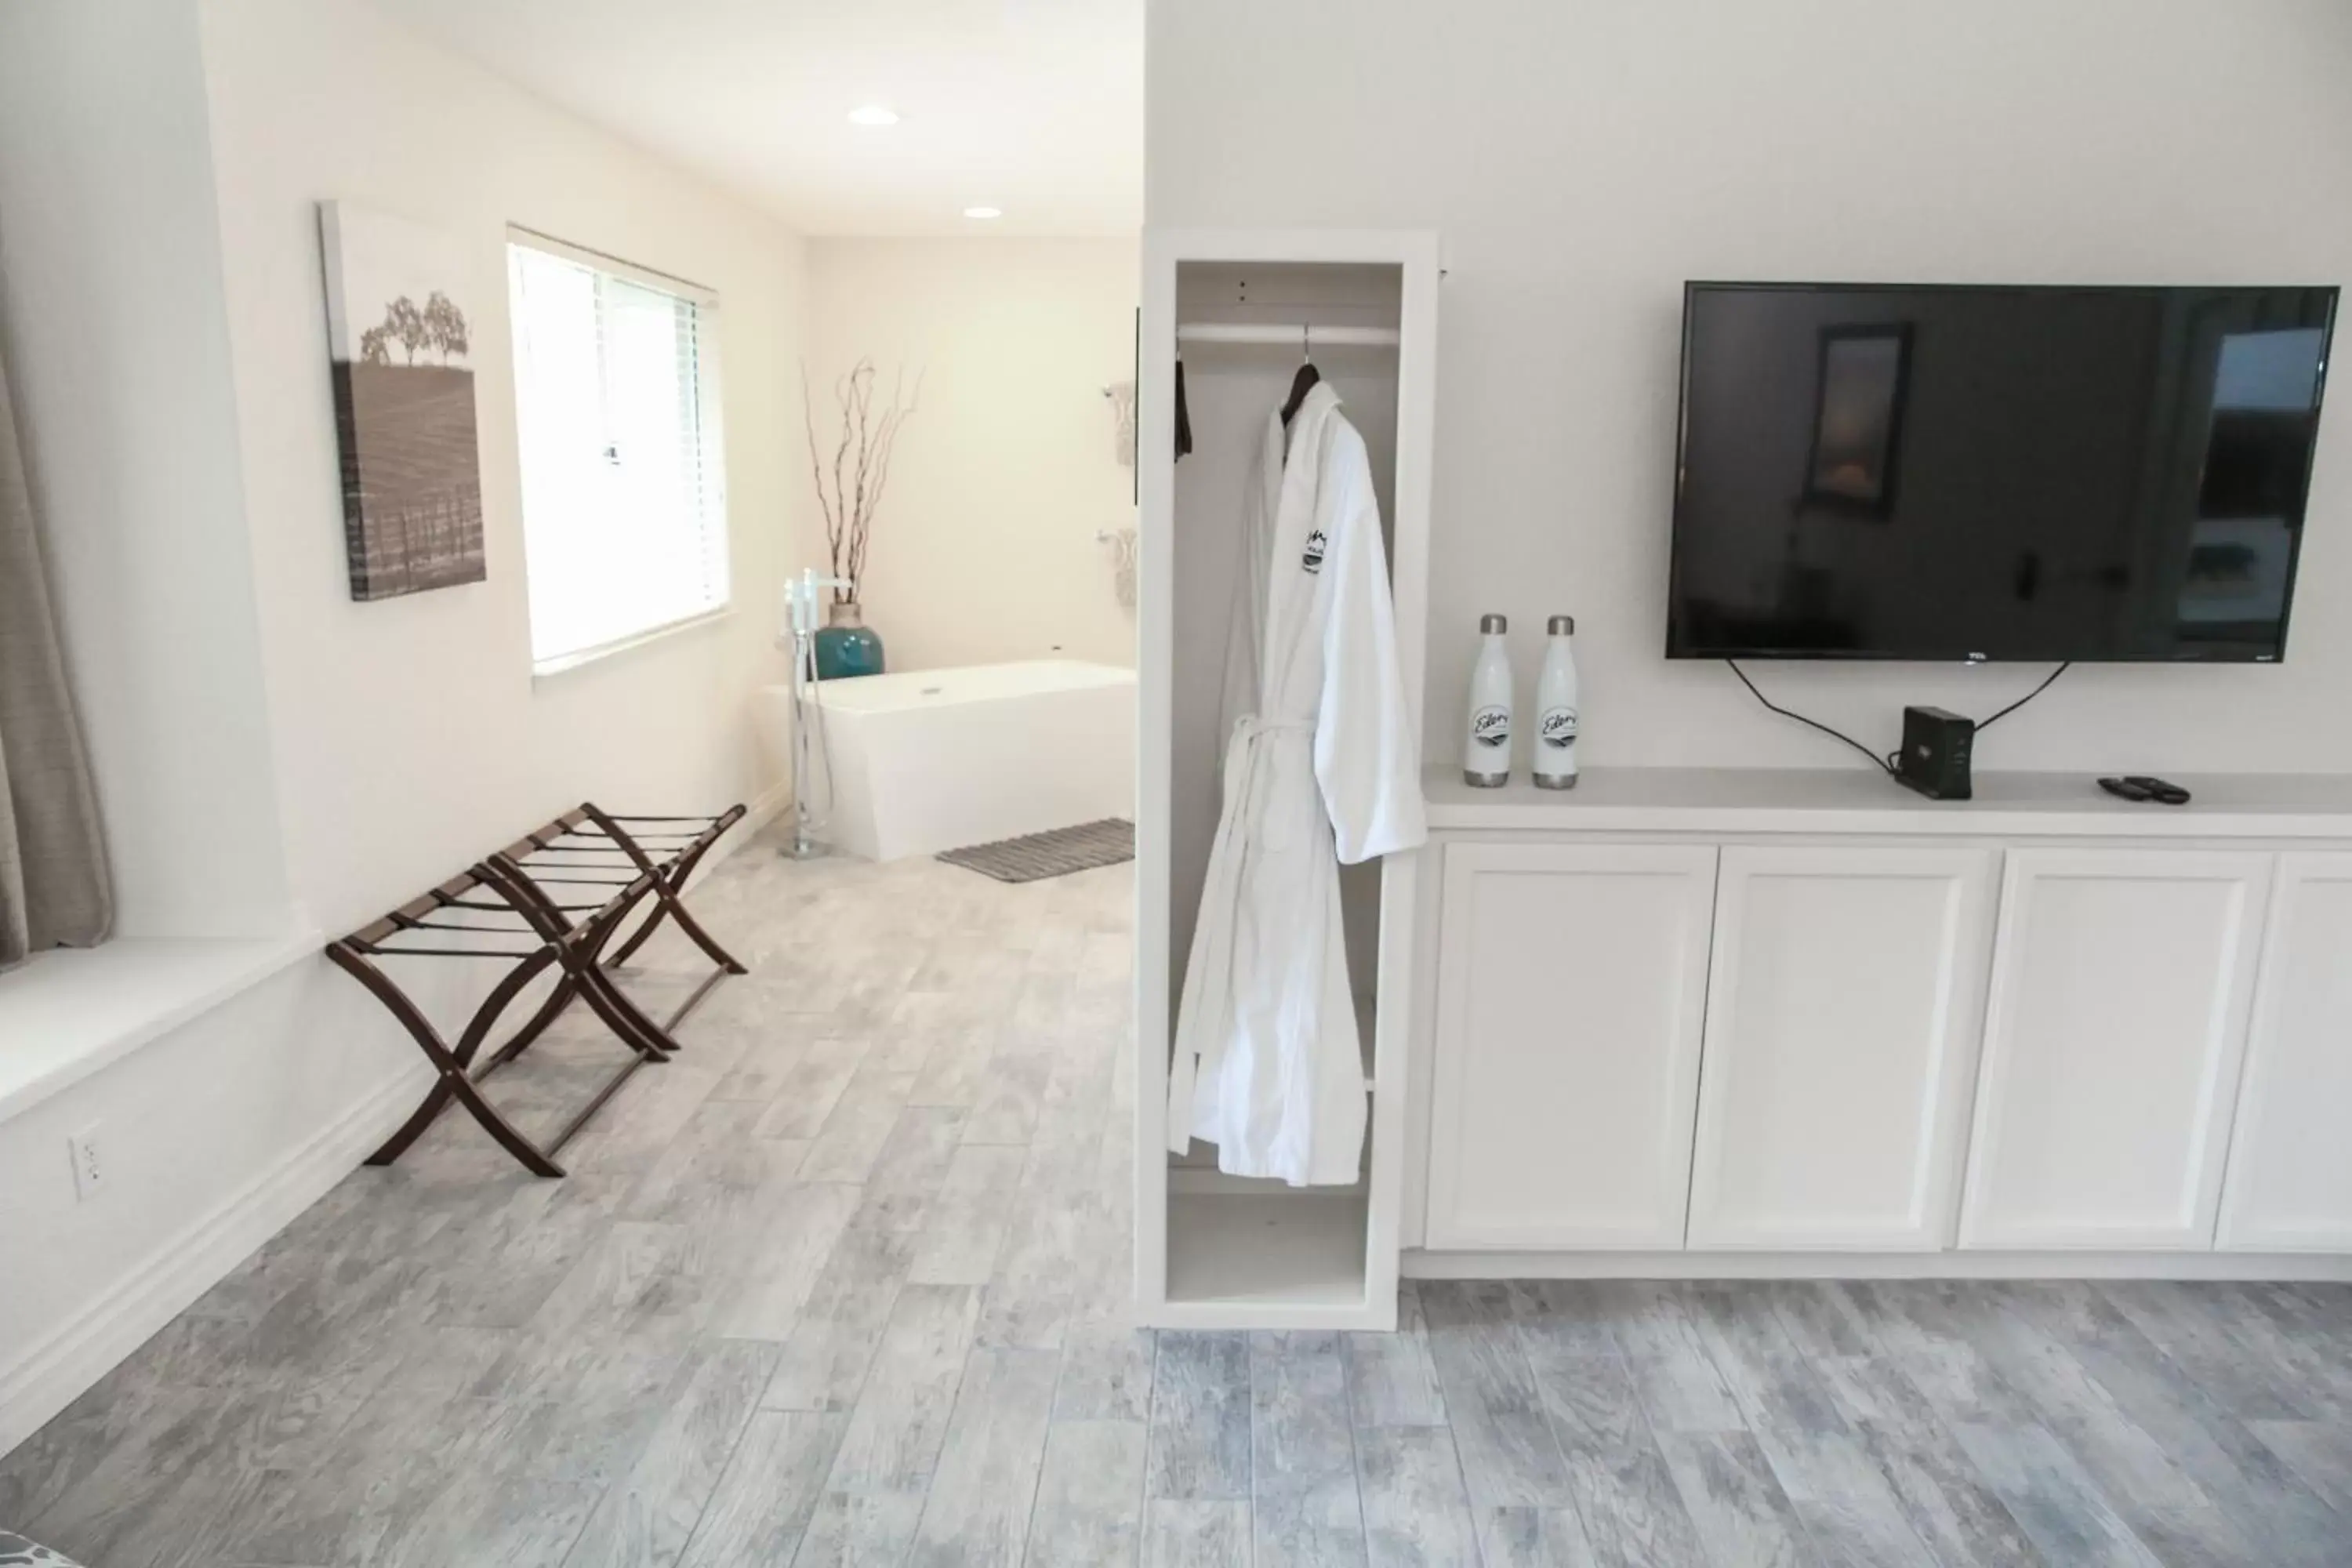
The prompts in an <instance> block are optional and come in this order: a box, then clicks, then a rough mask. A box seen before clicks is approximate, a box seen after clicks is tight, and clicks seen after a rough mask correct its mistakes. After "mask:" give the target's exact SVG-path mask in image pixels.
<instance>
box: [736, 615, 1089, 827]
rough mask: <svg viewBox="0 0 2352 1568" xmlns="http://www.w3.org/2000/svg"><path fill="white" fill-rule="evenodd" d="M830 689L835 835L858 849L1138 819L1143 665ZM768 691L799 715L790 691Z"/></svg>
mask: <svg viewBox="0 0 2352 1568" xmlns="http://www.w3.org/2000/svg"><path fill="white" fill-rule="evenodd" d="M818 693H819V698H818V700H819V701H821V702H822V703H823V705H824V738H825V743H826V745H827V747H828V749H829V750H830V751H831V752H832V754H833V784H834V791H833V804H832V811H831V813H830V821H829V824H828V826H827V827H826V830H825V837H828V838H830V839H831V840H832V841H833V842H834V844H835V845H836V846H837V847H840V848H842V849H845V850H846V851H848V852H849V853H851V854H853V855H862V856H864V857H865V858H867V859H870V860H897V859H899V858H904V857H906V856H908V855H935V854H937V853H939V852H940V850H942V849H961V848H964V847H967V846H970V845H973V844H988V843H992V842H994V841H995V840H997V839H1000V838H1015V837H1020V836H1021V835H1023V834H1024V833H1043V832H1045V831H1047V830H1048V829H1050V828H1055V827H1075V826H1077V825H1078V824H1079V823H1082V822H1097V821H1100V820H1101V819H1102V818H1104V817H1107V816H1124V817H1129V818H1132V817H1133V816H1134V815H1135V671H1133V670H1131V669H1122V668H1118V666H1115V665H1108V664H1087V663H1082V662H1080V661H1078V660H1076V659H1037V660H1033V661H1030V662H1026V663H1021V664H982V665H969V666H964V667H961V668H953V669H917V670H908V671H905V672H903V673H898V674H891V675H869V676H863V677H860V678H859V679H855V680H835V681H827V682H825V683H824V685H822V686H821V687H820V688H819V689H818ZM769 695H770V699H771V701H772V704H773V706H774V708H775V710H776V715H777V717H779V718H783V719H788V718H789V716H790V713H791V710H792V692H791V689H789V688H787V687H781V686H780V687H772V688H770V689H769ZM817 787H818V788H819V789H820V790H822V789H823V787H824V785H823V784H822V782H821V780H820V783H819V784H818V785H817Z"/></svg>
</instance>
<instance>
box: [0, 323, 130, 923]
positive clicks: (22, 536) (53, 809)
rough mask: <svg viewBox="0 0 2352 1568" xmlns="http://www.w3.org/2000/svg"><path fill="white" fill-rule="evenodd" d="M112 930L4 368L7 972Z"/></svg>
mask: <svg viewBox="0 0 2352 1568" xmlns="http://www.w3.org/2000/svg"><path fill="white" fill-rule="evenodd" d="M113 923H114V900H113V896H112V893H111V890H110V887H109V884H108V881H107V874H106V847H105V845H104V843H103V841H102V840H101V839H100V836H99V824H98V796H97V793H96V792H95V791H94V790H93V789H92V788H91V787H90V782H89V757H88V756H87V755H86V754H85V753H84V752H83V750H82V742H81V727H80V726H79V724H77V723H76V722H75V721H74V711H73V699H72V696H71V694H70V693H69V692H68V690H67V689H66V670H65V659H64V657H63V655H62V654H61V653H60V651H59V649H58V628H57V620H56V617H55V616H53V615H52V614H51V613H50V609H49V590H48V581H47V578H45V577H44V576H42V574H41V542H40V537H39V535H38V533H37V532H36V531H35V530H34V527H33V502H32V497H31V495H30V493H29V492H28V491H27V490H26V485H25V464H24V458H23V454H22V452H21V451H20V450H19V448H18V447H17V443H16V410H15V407H14V406H13V405H11V404H10V403H9V401H8V367H7V366H6V364H5V363H0V968H5V967H6V966H7V965H9V964H12V963H16V962H17V961H19V960H20V959H23V958H24V957H26V955H27V954H29V953H34V952H40V951H41V950H42V949H44V948H49V947H83V946H88V945H89V944H90V943H92V942H103V941H104V940H105V939H106V933H107V931H108V930H109V928H110V927H111V926H112V925H113Z"/></svg>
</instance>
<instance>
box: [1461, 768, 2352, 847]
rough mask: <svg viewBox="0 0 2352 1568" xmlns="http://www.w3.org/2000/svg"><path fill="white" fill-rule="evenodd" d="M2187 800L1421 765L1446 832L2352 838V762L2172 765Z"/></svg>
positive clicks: (1827, 779) (2051, 777)
mask: <svg viewBox="0 0 2352 1568" xmlns="http://www.w3.org/2000/svg"><path fill="white" fill-rule="evenodd" d="M2166 776H2167V777H2168V778H2170V779H2172V781H2173V782H2174V783H2176V784H2180V785H2182V786H2183V787H2185V788H2186V789H2188V790H2189V793H2190V795H2192V797H2193V798H2192V799H2191V800H2190V801H2189V804H2188V805H2179V806H2168V805H2153V804H2146V805H2143V804H2138V803H2135V802H2132V801H2126V800H2119V799H2117V798H2116V797H2115V796H2114V795H2109V794H2107V793H2106V792H2105V790H2103V789H2101V788H2100V787H2099V784H2098V779H2097V777H2096V776H2095V775H2094V774H2091V773H1978V774H1977V775H1976V779H1975V786H1976V796H1975V798H1974V799H1972V800H1964V801H1942V800H1929V799H1928V798H1927V797H1926V796H1925V795H1916V794H1914V793H1913V792H1912V791H1910V790H1908V789H1906V788H1905V787H1903V786H1902V785H1901V784H1896V783H1895V781H1894V780H1893V779H1891V778H1888V777H1886V776H1885V774H1883V773H1874V772H1872V771H1870V770H1869V769H1867V768H1863V767H1853V768H1624V767H1594V768H1587V769H1585V770H1584V771H1583V773H1582V775H1581V777H1580V780H1579V782H1578V784H1577V787H1576V788H1575V789H1572V790H1541V789H1538V788H1536V787H1535V785H1533V784H1530V783H1528V777H1527V773H1526V770H1524V769H1520V770H1518V771H1517V772H1515V773H1513V775H1512V778H1511V782H1510V783H1509V784H1506V785H1505V786H1503V787H1502V788H1500V789H1478V788H1475V787H1473V786H1472V785H1469V784H1465V783H1463V782H1462V773H1461V770H1460V769H1459V768H1458V767H1455V766H1451V765H1447V764H1443V763H1433V764H1432V765H1430V766H1429V767H1427V768H1425V769H1424V770H1423V774H1422V791H1423V796H1424V798H1425V799H1426V801H1427V802H1428V807H1429V826H1430V827H1431V829H1432V830H1433V831H1435V832H1441V833H1443V832H1476V831H1503V832H1522V833H1528V832H1550V833H1626V832H1636V833H1638V832H1671V833H1833V834H1902V835H1919V834H1932V835H1957V836H1970V835H1973V836H1979V837H2091V838H2185V839H2195V838H2315V839H2336V840H2343V841H2345V842H2347V843H2352V774H2345V773H2180V774H2167V775H2166Z"/></svg>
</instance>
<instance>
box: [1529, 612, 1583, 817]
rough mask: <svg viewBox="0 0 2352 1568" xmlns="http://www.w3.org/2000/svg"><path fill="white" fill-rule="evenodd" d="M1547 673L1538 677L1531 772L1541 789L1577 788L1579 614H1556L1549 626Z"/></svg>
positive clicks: (1547, 627)
mask: <svg viewBox="0 0 2352 1568" xmlns="http://www.w3.org/2000/svg"><path fill="white" fill-rule="evenodd" d="M1545 630H1546V632H1547V633H1548V634H1549V635H1548V637H1547V638H1546V642H1545V647H1544V661H1543V673H1542V674H1541V675H1539V676H1538V677H1537V678H1536V749H1535V759H1534V761H1533V762H1532V763H1530V764H1529V770H1528V771H1529V772H1530V773H1533V774H1534V776H1535V781H1536V787H1537V788H1538V789H1574V788H1575V787H1576V731H1577V720H1576V702H1577V695H1576V650H1575V649H1574V648H1573V647H1570V644H1571V643H1572V642H1573V641H1574V640H1575V637H1576V617H1575V616H1553V617H1552V618H1551V621H1550V623H1549V625H1548V626H1546V627H1545Z"/></svg>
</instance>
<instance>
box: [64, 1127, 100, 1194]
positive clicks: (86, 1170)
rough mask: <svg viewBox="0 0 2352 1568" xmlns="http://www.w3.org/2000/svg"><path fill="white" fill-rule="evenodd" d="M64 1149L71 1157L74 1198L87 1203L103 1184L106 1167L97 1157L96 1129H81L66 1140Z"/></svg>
mask: <svg viewBox="0 0 2352 1568" xmlns="http://www.w3.org/2000/svg"><path fill="white" fill-rule="evenodd" d="M66 1147H67V1149H68V1152H70V1153H71V1154H72V1155H73V1173H74V1197H75V1198H76V1199H77V1200H78V1201H79V1202H81V1203H88V1202H89V1200H90V1199H92V1198H94V1197H96V1196H98V1194H99V1189H100V1187H101V1186H103V1185H104V1184H105V1171H106V1166H105V1165H104V1164H103V1163H100V1159H99V1157H98V1129H97V1128H95V1127H85V1128H83V1129H82V1130H81V1131H79V1132H77V1133H74V1134H73V1135H72V1136H71V1137H69V1138H68V1139H67V1140H66Z"/></svg>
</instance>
